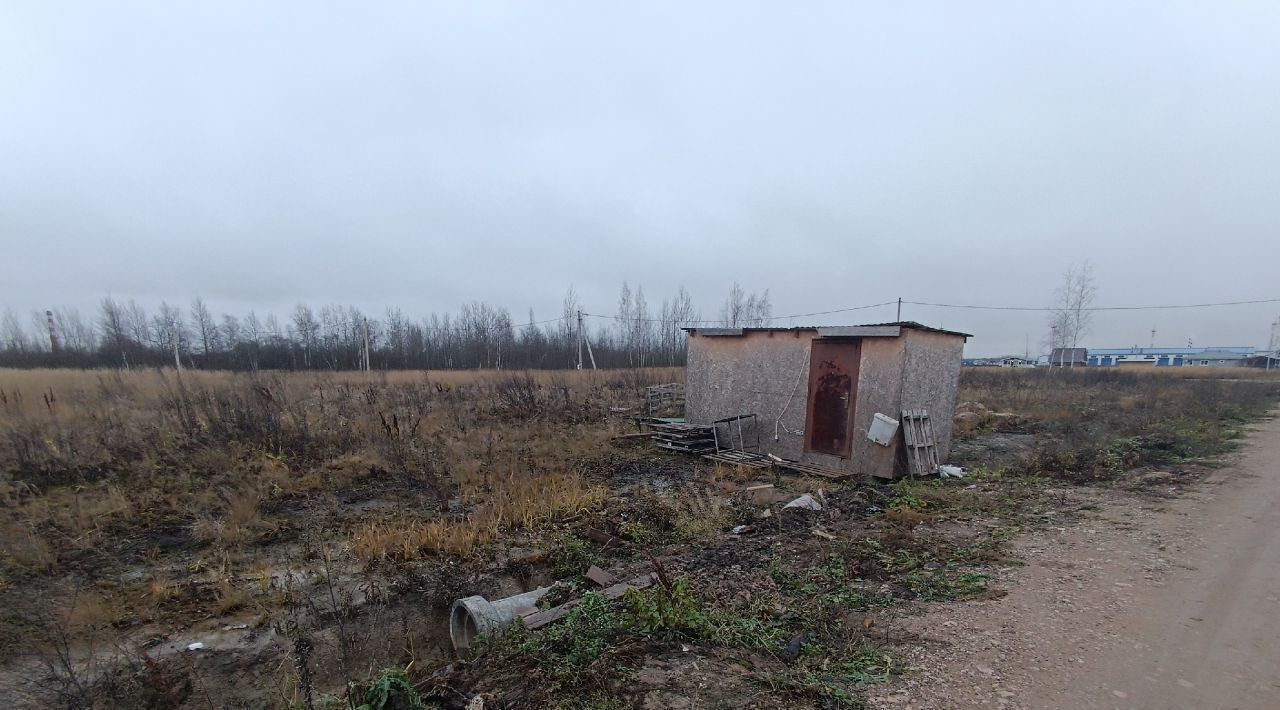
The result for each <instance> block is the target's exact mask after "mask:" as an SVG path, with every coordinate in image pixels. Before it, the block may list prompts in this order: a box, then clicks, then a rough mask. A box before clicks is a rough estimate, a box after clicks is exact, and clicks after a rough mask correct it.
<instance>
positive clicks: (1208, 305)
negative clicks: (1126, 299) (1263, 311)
mask: <svg viewBox="0 0 1280 710" xmlns="http://www.w3.org/2000/svg"><path fill="white" fill-rule="evenodd" d="M903 303H904V304H911V305H913V306H933V307H935V308H964V309H968V310H977V311H1063V310H1069V311H1075V310H1080V311H1155V310H1174V309H1180V308H1213V307H1217V306H1248V305H1254V304H1258V303H1280V298H1263V299H1258V300H1255V301H1222V302H1220V303H1184V304H1177V305H1155V306H1091V307H1089V308H1079V309H1076V308H1050V307H1045V306H974V305H968V304H957V303H927V302H925V301H903Z"/></svg>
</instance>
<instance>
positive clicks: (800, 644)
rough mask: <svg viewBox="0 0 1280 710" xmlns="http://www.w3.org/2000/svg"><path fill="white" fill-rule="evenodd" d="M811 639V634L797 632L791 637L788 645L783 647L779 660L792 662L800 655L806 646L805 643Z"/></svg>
mask: <svg viewBox="0 0 1280 710" xmlns="http://www.w3.org/2000/svg"><path fill="white" fill-rule="evenodd" d="M808 640H809V634H796V635H795V636H792V637H791V640H790V641H788V642H787V645H786V646H783V647H782V652H781V653H779V654H778V658H779V660H781V661H782V662H783V663H790V662H792V661H794V660H796V659H797V658H799V657H800V651H801V649H803V648H804V644H805V642H806V641H808Z"/></svg>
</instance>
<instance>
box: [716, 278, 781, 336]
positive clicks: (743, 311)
mask: <svg viewBox="0 0 1280 710" xmlns="http://www.w3.org/2000/svg"><path fill="white" fill-rule="evenodd" d="M772 316H773V301H772V299H771V298H770V296H769V289H765V290H764V293H761V294H756V293H755V292H754V291H753V292H751V294H747V293H746V292H744V291H743V290H742V287H741V286H739V285H738V282H737V281H734V282H733V288H731V289H729V296H728V298H726V299H725V302H724V305H723V306H721V307H720V322H721V324H723V325H724V326H725V327H726V328H759V327H763V326H765V325H768V323H769V320H770V318H771V317H772Z"/></svg>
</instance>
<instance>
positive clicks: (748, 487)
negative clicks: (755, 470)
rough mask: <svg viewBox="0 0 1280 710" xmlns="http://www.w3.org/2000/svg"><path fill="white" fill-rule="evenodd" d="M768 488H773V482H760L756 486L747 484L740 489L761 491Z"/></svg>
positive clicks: (748, 491)
mask: <svg viewBox="0 0 1280 710" xmlns="http://www.w3.org/2000/svg"><path fill="white" fill-rule="evenodd" d="M769 488H773V484H772V483H761V484H760V485H758V486H747V487H746V488H743V489H742V490H743V491H744V492H747V493H750V492H751V491H763V490H766V489H769Z"/></svg>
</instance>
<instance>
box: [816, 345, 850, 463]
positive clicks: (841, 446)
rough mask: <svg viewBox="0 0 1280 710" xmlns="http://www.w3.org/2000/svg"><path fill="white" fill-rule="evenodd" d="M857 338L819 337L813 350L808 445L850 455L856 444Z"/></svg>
mask: <svg viewBox="0 0 1280 710" xmlns="http://www.w3.org/2000/svg"><path fill="white" fill-rule="evenodd" d="M861 354H862V349H861V344H860V342H859V341H857V340H815V341H813V345H812V350H811V351H810V353H809V409H808V412H807V414H806V416H805V425H804V433H805V437H804V448H805V451H813V452H816V453H821V454H832V455H833V456H842V457H844V458H848V457H849V453H850V450H851V448H852V445H853V403H854V400H856V399H857V395H858V361H859V359H860V357H861Z"/></svg>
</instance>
